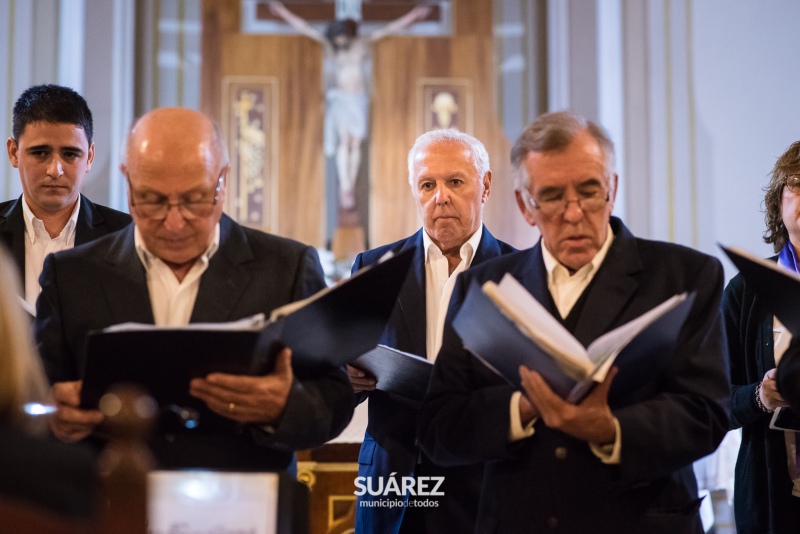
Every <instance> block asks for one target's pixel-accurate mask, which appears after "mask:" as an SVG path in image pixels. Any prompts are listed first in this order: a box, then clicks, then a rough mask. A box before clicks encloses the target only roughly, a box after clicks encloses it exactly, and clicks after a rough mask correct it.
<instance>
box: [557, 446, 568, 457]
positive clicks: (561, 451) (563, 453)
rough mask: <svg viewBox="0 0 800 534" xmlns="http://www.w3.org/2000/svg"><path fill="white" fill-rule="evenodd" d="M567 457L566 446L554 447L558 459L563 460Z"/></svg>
mask: <svg viewBox="0 0 800 534" xmlns="http://www.w3.org/2000/svg"><path fill="white" fill-rule="evenodd" d="M566 457H567V448H566V447H556V458H558V459H559V460H564V459H565V458H566Z"/></svg>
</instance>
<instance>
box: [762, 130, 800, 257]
mask: <svg viewBox="0 0 800 534" xmlns="http://www.w3.org/2000/svg"><path fill="white" fill-rule="evenodd" d="M790 176H800V141H795V142H794V143H792V144H791V146H789V148H787V149H786V152H784V153H783V154H781V156H780V157H779V158H778V161H776V162H775V166H774V167H773V168H772V176H771V177H770V179H769V184H768V185H767V187H765V188H764V193H766V194H765V195H764V222H765V223H766V224H767V231H766V232H764V241H765V242H766V243H771V244H772V248H773V250H774V251H775V252H780V250H781V249H782V248H783V246H784V245H785V244H786V242H787V241H789V231H788V230H786V225H784V224H783V217H781V198H782V197H783V187H784V186H785V185H786V180H787V179H788V178H789V177H790Z"/></svg>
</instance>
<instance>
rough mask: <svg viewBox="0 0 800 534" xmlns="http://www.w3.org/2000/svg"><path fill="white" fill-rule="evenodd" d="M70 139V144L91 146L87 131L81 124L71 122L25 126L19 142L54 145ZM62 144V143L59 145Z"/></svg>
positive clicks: (45, 122) (39, 123) (36, 123)
mask: <svg viewBox="0 0 800 534" xmlns="http://www.w3.org/2000/svg"><path fill="white" fill-rule="evenodd" d="M65 138H68V140H69V144H72V145H75V144H86V145H88V144H89V139H88V138H87V137H86V131H84V129H83V127H82V126H81V125H80V124H72V123H69V122H48V121H35V122H29V123H28V124H26V125H25V128H24V129H23V130H22V133H21V134H20V136H19V139H18V141H19V142H20V143H25V144H28V145H30V144H31V143H35V144H37V145H42V144H46V145H53V144H57V143H58V142H63V141H64V140H65ZM58 144H61V143H58Z"/></svg>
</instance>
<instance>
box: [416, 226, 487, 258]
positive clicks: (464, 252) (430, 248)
mask: <svg viewBox="0 0 800 534" xmlns="http://www.w3.org/2000/svg"><path fill="white" fill-rule="evenodd" d="M482 236H483V223H481V224H480V225H479V226H478V229H477V230H475V233H474V234H472V236H471V237H470V238H469V239H467V241H466V242H465V243H464V244H463V245H461V250H460V251H459V253H460V255H461V259H462V260H466V262H467V266H469V264H470V263H472V258H474V257H475V251H477V250H478V245H479V244H480V242H481V237H482ZM422 246H423V248H424V250H425V263H427V262H428V259H429V258H430V254H431V252H433V253H434V254H438V255H439V256H442V255H443V254H442V251H441V249H440V248H439V247H437V246H436V243H434V242H433V240H432V239H431V238H430V236H429V235H428V232H426V231H425V229H424V228H423V229H422Z"/></svg>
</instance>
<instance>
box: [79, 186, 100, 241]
mask: <svg viewBox="0 0 800 534" xmlns="http://www.w3.org/2000/svg"><path fill="white" fill-rule="evenodd" d="M80 200H81V209H80V210H79V211H78V220H77V221H76V224H75V246H76V247H77V246H78V245H83V244H84V243H88V242H89V241H94V240H95V239H97V238H98V237H102V236H103V235H105V233H104V232H102V231H101V230H100V227H101V226H102V225H103V223H104V222H105V218H104V217H103V216H102V215H101V214H100V212H98V211H97V209H95V207H94V204H93V203H92V202H91V201H90V200H89V199H88V198H86V197H85V196H83V195H81V196H80Z"/></svg>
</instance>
